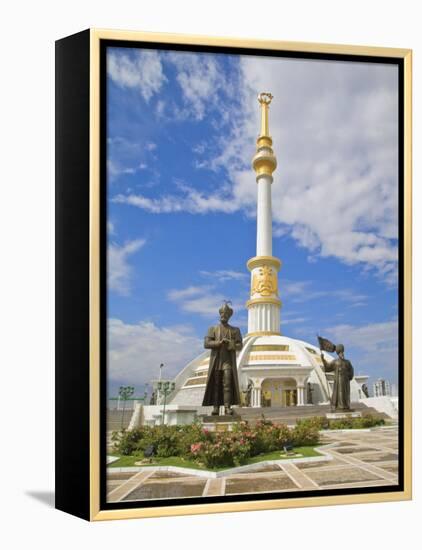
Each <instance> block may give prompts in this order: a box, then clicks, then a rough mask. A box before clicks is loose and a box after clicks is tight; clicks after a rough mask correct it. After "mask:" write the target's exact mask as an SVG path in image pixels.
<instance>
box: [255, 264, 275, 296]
mask: <svg viewBox="0 0 422 550" xmlns="http://www.w3.org/2000/svg"><path fill="white" fill-rule="evenodd" d="M251 293H252V294H261V296H271V294H278V288H277V275H276V273H274V271H273V270H272V268H271V267H270V266H268V265H264V266H262V267H260V268H259V269H258V273H254V275H253V277H252V292H251Z"/></svg>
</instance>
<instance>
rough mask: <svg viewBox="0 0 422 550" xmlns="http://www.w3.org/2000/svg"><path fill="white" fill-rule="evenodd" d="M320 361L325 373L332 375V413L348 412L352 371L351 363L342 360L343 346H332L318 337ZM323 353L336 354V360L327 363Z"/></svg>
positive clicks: (324, 339) (328, 341)
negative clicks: (331, 373)
mask: <svg viewBox="0 0 422 550" xmlns="http://www.w3.org/2000/svg"><path fill="white" fill-rule="evenodd" d="M318 341H319V348H320V350H321V359H322V363H323V365H324V370H325V372H333V373H334V386H333V393H332V395H331V409H332V410H333V411H346V412H347V411H350V381H351V380H352V379H353V376H354V371H353V366H352V363H351V362H350V361H349V360H348V359H345V358H344V346H343V344H337V345H335V344H333V343H332V342H330V340H327V339H326V338H322V337H321V336H318ZM323 351H327V352H329V353H333V352H334V351H335V352H336V353H337V355H338V358H337V359H334V360H333V361H331V362H327V360H326V359H325V357H324V355H323V353H322V352H323Z"/></svg>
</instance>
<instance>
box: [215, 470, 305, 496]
mask: <svg viewBox="0 0 422 550" xmlns="http://www.w3.org/2000/svg"><path fill="white" fill-rule="evenodd" d="M288 489H298V487H297V485H296V484H295V483H293V481H292V480H291V479H290V478H289V476H287V475H285V474H279V475H277V476H276V475H274V476H266V477H256V476H248V477H242V478H240V477H229V478H227V480H226V495H233V494H236V493H268V492H274V491H286V490H288Z"/></svg>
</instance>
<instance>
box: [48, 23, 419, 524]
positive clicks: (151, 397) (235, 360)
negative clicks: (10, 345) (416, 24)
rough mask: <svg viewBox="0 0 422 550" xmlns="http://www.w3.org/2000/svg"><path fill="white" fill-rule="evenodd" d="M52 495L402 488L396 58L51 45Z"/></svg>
mask: <svg viewBox="0 0 422 550" xmlns="http://www.w3.org/2000/svg"><path fill="white" fill-rule="evenodd" d="M56 75H57V78H56V212H57V216H56V222H57V238H56V242H57V248H56V257H57V264H56V265H57V270H56V280H57V282H56V288H57V291H56V303H57V310H56V312H57V330H56V395H57V400H56V506H57V508H59V509H61V510H64V511H66V512H69V513H71V514H74V515H77V516H79V517H82V518H84V519H89V520H105V519H116V518H129V517H151V516H160V515H161V516H163V515H172V514H199V513H213V512H219V511H235V510H236V511H240V510H258V509H270V508H285V507H299V506H314V505H326V504H340V503H341V504H346V503H358V502H381V501H389V500H403V499H409V498H411V51H410V50H405V49H394V48H372V47H362V46H340V45H326V44H307V43H291V42H267V41H252V40H240V39H224V38H210V37H197V36H179V35H167V34H149V33H141V32H121V31H111V30H92V29H91V30H86V31H84V32H81V33H79V34H76V35H73V36H70V37H67V38H64V39H62V40H59V41H58V42H57V43H56Z"/></svg>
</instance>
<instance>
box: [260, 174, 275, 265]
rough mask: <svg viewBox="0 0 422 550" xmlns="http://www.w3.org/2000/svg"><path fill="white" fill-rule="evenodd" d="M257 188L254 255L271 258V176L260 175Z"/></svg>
mask: <svg viewBox="0 0 422 550" xmlns="http://www.w3.org/2000/svg"><path fill="white" fill-rule="evenodd" d="M256 182H257V188H258V193H257V194H258V200H257V216H256V229H257V231H256V255H257V256H272V255H273V242H272V241H273V239H272V205H271V185H272V182H273V178H272V176H269V175H267V174H261V175H260V176H257V178H256Z"/></svg>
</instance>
